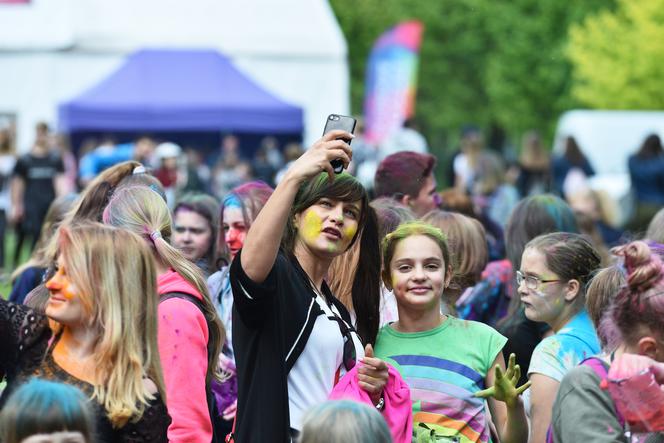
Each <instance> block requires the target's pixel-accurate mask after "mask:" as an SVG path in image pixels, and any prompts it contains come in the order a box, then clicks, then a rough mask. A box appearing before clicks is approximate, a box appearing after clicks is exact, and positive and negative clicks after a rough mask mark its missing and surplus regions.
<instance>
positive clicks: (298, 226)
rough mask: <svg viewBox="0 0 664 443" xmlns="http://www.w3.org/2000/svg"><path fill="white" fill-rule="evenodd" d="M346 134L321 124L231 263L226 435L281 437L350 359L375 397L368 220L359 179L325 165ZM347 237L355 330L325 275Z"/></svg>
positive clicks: (373, 274)
mask: <svg viewBox="0 0 664 443" xmlns="http://www.w3.org/2000/svg"><path fill="white" fill-rule="evenodd" d="M351 138H352V135H351V134H349V133H346V132H344V131H333V132H330V133H328V134H326V135H325V136H323V138H321V139H320V140H319V141H318V142H316V143H315V144H314V145H313V146H312V147H311V148H310V149H309V150H308V151H307V152H306V153H304V154H303V155H302V156H301V157H300V158H299V159H298V160H297V161H295V162H294V163H293V164H292V165H291V167H290V168H289V170H288V172H287V173H286V175H285V176H284V178H283V179H282V180H281V181H280V183H279V185H278V186H277V188H276V189H275V191H274V193H273V194H272V196H271V197H270V199H269V200H268V201H267V203H266V204H265V206H264V207H263V209H262V210H261V212H260V213H259V214H258V216H257V217H256V219H255V220H254V222H253V224H252V225H251V228H250V229H249V232H248V233H247V235H246V238H245V240H244V245H243V248H242V249H241V250H240V251H238V252H237V255H236V256H235V259H234V260H233V262H232V264H231V270H230V280H231V286H232V292H233V298H234V304H233V345H234V346H233V347H234V349H235V359H236V365H237V376H238V407H237V415H236V425H235V441H241V442H265V441H271V442H284V441H290V439H291V438H292V437H293V436H294V435H297V433H298V432H299V431H300V430H301V429H302V419H303V415H304V413H305V412H306V411H308V410H309V409H310V408H311V407H313V406H316V405H318V404H320V403H322V402H324V401H325V400H326V399H327V397H328V396H329V394H330V393H331V391H332V388H333V386H334V384H335V379H336V378H337V377H340V376H343V375H344V373H345V372H346V371H348V370H350V369H351V367H352V366H353V365H354V364H355V361H356V360H360V359H361V361H362V362H363V366H362V367H361V368H360V369H359V385H360V387H361V388H362V389H364V390H365V391H366V392H367V393H369V394H370V396H371V397H372V400H373V401H374V404H380V403H381V402H380V400H381V393H382V389H383V387H384V386H385V384H386V382H387V366H386V365H385V363H384V362H382V361H380V360H378V359H376V358H372V356H371V355H368V356H366V357H365V350H364V349H363V348H362V345H363V344H370V343H373V342H374V341H375V338H376V334H377V331H378V304H379V292H378V291H379V288H380V285H379V276H380V257H379V254H378V238H377V235H378V234H377V226H376V219H375V215H374V213H373V210H371V208H370V207H369V198H368V195H367V192H366V190H365V189H364V188H363V187H362V185H361V184H360V183H359V182H358V181H357V180H356V179H355V178H353V177H352V176H350V175H348V174H344V173H342V174H339V175H335V174H334V172H333V169H332V166H331V165H330V162H331V161H332V160H334V159H341V160H342V161H343V162H344V164H345V165H346V166H347V165H348V163H349V162H350V160H351V155H352V154H351V150H350V146H349V145H348V144H347V143H346V142H345V141H344V140H343V139H345V140H350V139H351ZM354 242H360V243H361V248H360V254H361V256H360V260H359V262H358V269H357V272H356V275H355V284H354V286H353V295H352V297H353V307H354V309H355V312H356V314H357V319H358V324H357V331H358V332H357V333H356V332H354V331H350V332H349V331H348V329H351V328H350V326H351V320H350V316H349V314H348V311H347V310H346V308H345V307H344V306H343V304H342V303H340V302H339V301H338V300H337V299H336V298H335V297H334V295H333V294H332V293H331V291H330V289H329V287H328V285H327V283H326V281H325V279H326V275H327V273H328V269H329V267H330V263H331V262H332V260H333V259H334V258H335V257H337V256H339V255H341V254H343V253H344V252H345V251H346V250H347V249H348V248H349V247H350V246H351V245H352V244H353V243H354ZM367 350H368V351H369V353H371V352H372V351H371V349H370V346H367ZM353 354H354V356H353Z"/></svg>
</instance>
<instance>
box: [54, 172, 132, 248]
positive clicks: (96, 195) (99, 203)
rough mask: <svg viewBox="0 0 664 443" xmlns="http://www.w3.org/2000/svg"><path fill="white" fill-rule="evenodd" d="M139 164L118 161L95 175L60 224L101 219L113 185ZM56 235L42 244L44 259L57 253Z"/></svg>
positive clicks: (113, 187)
mask: <svg viewBox="0 0 664 443" xmlns="http://www.w3.org/2000/svg"><path fill="white" fill-rule="evenodd" d="M139 166H141V164H140V163H139V162H137V161H134V160H129V161H126V162H122V163H118V164H117V165H114V166H111V167H110V168H108V169H105V170H104V171H102V172H101V173H99V175H97V176H96V177H95V178H94V179H93V180H92V181H91V182H90V183H88V185H87V186H86V187H85V189H84V190H83V191H81V193H80V195H79V196H78V198H77V199H76V201H74V202H73V203H72V205H71V206H70V208H69V210H68V211H67V213H66V214H64V217H63V219H62V222H61V225H63V226H64V225H69V224H72V223H81V222H85V221H98V222H100V221H101V216H102V212H103V211H104V208H105V207H106V204H107V203H108V199H109V198H110V196H111V194H112V192H113V190H114V189H115V187H116V186H117V185H118V184H119V183H120V181H121V180H122V179H123V178H125V177H127V176H128V175H131V174H132V173H133V171H134V169H135V168H137V167H139ZM57 239H58V237H57V236H56V235H53V236H51V237H50V238H49V239H48V241H46V243H45V244H44V247H43V254H44V258H45V260H49V259H50V260H55V256H56V255H57V253H58V242H57Z"/></svg>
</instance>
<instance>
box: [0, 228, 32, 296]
mask: <svg viewBox="0 0 664 443" xmlns="http://www.w3.org/2000/svg"><path fill="white" fill-rule="evenodd" d="M25 243H26V242H24V243H23V248H22V249H21V254H20V256H19V261H18V263H17V264H16V265H14V264H13V263H12V261H13V259H14V247H15V245H16V235H15V234H14V230H13V229H10V228H7V230H6V231H5V270H4V272H3V273H2V274H3V275H2V277H0V296H2V297H3V298H5V299H6V298H8V297H9V293H10V292H11V290H12V284H11V281H10V278H9V276H10V275H11V273H12V272H13V271H14V269H16V267H18V266H19V265H20V264H21V263H25V262H26V261H28V259H29V258H30V250H29V247H28V246H29V245H26V244H25ZM10 264H11V266H10Z"/></svg>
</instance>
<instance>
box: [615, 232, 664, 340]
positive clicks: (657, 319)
mask: <svg viewBox="0 0 664 443" xmlns="http://www.w3.org/2000/svg"><path fill="white" fill-rule="evenodd" d="M613 252H614V253H615V254H616V255H619V256H622V257H624V260H625V268H626V270H627V285H626V286H624V287H623V288H622V290H621V291H620V292H619V293H618V295H617V296H616V299H615V301H614V304H613V309H612V313H611V314H612V315H611V317H612V320H613V322H614V323H615V326H616V327H617V328H618V330H619V332H620V334H621V335H622V338H623V340H625V341H627V342H634V341H636V340H638V338H639V336H640V335H641V334H643V329H642V328H641V327H640V326H645V327H647V328H649V329H650V330H652V331H653V332H654V333H656V334H659V335H660V338H661V337H662V334H664V322H662V318H664V269H663V268H662V260H661V259H660V258H659V256H658V255H657V254H655V253H652V252H651V250H650V248H649V247H648V245H647V244H646V243H645V242H642V241H635V242H632V243H629V244H627V245H625V246H621V247H618V248H614V249H613Z"/></svg>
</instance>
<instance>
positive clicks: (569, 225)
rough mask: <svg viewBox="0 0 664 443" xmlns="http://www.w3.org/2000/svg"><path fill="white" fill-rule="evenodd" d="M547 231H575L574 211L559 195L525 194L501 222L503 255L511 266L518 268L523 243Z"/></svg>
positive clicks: (576, 227) (577, 231) (577, 228)
mask: <svg viewBox="0 0 664 443" xmlns="http://www.w3.org/2000/svg"><path fill="white" fill-rule="evenodd" d="M550 232H573V233H579V227H578V225H577V222H576V217H575V216H574V211H573V210H572V208H570V207H569V205H568V204H567V203H565V202H564V201H563V200H562V199H561V198H559V197H556V196H555V195H551V194H542V195H536V196H532V197H527V198H525V199H523V200H521V201H520V202H519V203H518V204H517V205H516V206H515V207H514V210H513V211H512V214H510V218H509V219H508V220H507V224H506V225H505V240H506V249H507V258H508V259H509V261H510V262H511V263H512V266H513V267H514V269H519V268H520V267H521V255H522V254H523V250H524V249H525V246H526V244H527V243H528V242H529V241H530V240H532V239H534V238H535V237H537V236H538V235H542V234H548V233H550Z"/></svg>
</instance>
